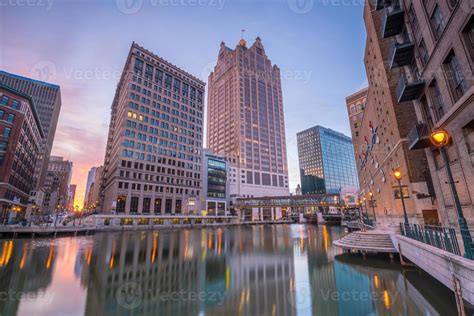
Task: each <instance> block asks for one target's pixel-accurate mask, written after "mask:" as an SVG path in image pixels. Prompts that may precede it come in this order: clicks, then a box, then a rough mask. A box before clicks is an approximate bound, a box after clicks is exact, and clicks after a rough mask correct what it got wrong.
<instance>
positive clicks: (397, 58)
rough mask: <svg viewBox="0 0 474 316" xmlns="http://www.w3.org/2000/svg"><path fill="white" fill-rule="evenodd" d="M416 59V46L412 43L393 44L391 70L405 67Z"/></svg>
mask: <svg viewBox="0 0 474 316" xmlns="http://www.w3.org/2000/svg"><path fill="white" fill-rule="evenodd" d="M414 57H415V45H413V43H411V42H405V43H393V44H392V46H391V47H390V54H389V60H390V69H394V68H398V67H403V66H406V65H409V64H411V63H412V61H413V58H414Z"/></svg>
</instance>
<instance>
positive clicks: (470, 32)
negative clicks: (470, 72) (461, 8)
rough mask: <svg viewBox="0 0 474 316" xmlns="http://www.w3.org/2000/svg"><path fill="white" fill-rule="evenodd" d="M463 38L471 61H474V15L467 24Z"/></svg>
mask: <svg viewBox="0 0 474 316" xmlns="http://www.w3.org/2000/svg"><path fill="white" fill-rule="evenodd" d="M463 38H464V42H465V43H466V46H467V49H468V50H469V54H470V55H471V61H474V16H472V17H471V19H470V20H469V22H468V23H467V26H466V27H465V28H464V30H463Z"/></svg>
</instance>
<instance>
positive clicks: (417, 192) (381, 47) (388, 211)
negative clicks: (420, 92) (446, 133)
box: [346, 1, 437, 225]
mask: <svg viewBox="0 0 474 316" xmlns="http://www.w3.org/2000/svg"><path fill="white" fill-rule="evenodd" d="M364 21H365V25H366V29H367V39H366V50H365V57H364V63H365V67H366V72H367V79H368V81H369V87H368V89H367V90H366V91H360V92H358V93H355V94H354V95H352V96H350V97H348V98H347V100H346V102H347V106H348V112H349V115H350V116H351V117H352V120H351V129H352V134H353V142H354V147H355V155H356V163H357V167H358V173H359V182H360V189H361V198H362V199H363V198H364V197H365V198H366V199H369V195H368V194H369V192H372V193H373V200H374V202H373V203H374V209H375V213H376V217H377V222H378V223H379V224H380V225H388V224H398V223H399V222H400V221H402V219H403V206H402V201H401V194H403V196H404V200H405V205H406V210H407V215H408V218H409V221H410V222H417V223H423V222H433V221H436V220H437V216H436V203H435V200H434V192H433V190H431V188H432V186H431V185H430V184H431V177H430V173H429V170H428V163H427V158H426V155H425V153H424V152H423V151H410V150H409V144H408V139H407V137H408V134H409V132H410V131H411V129H412V128H413V126H415V125H416V124H417V123H418V119H417V115H416V108H415V104H414V102H413V95H415V96H416V91H412V90H409V89H405V90H404V91H402V93H403V95H402V98H400V93H401V92H400V91H401V88H400V87H401V86H403V85H405V86H406V85H408V82H411V80H412V78H407V77H405V76H404V73H403V72H402V69H401V68H400V67H394V65H393V62H392V61H391V60H389V55H390V54H391V52H392V49H391V47H392V46H393V45H392V43H391V41H389V40H384V39H383V37H384V36H386V35H387V34H385V33H388V32H390V29H388V28H384V27H383V25H384V23H385V21H386V20H385V19H384V11H383V10H376V6H375V5H373V3H372V1H367V2H366V5H365V8H364ZM397 62H398V60H397ZM400 78H404V79H403V80H404V81H403V80H402V82H401V79H400ZM405 79H406V80H405ZM405 86H403V87H405ZM410 93H411V94H410ZM364 99H365V104H364V106H361V108H359V109H358V108H357V106H355V109H354V111H355V112H354V113H352V112H351V107H352V108H354V105H357V103H359V104H362V103H363V102H362V101H363V100H364ZM395 169H399V170H400V171H401V172H402V175H403V178H402V180H401V183H402V192H400V190H399V187H398V182H397V180H396V179H395V178H394V176H393V170H395ZM370 203H371V202H369V204H368V206H371V204H370ZM369 208H370V209H371V207H369ZM369 214H370V215H371V214H372V210H371V211H370V212H369Z"/></svg>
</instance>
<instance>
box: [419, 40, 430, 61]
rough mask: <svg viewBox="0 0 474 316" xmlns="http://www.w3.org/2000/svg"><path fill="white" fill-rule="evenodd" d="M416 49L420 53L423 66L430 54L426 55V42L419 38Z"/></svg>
mask: <svg viewBox="0 0 474 316" xmlns="http://www.w3.org/2000/svg"><path fill="white" fill-rule="evenodd" d="M418 51H419V53H420V59H421V63H422V64H423V66H426V64H427V63H428V59H429V58H430V56H429V55H428V49H427V48H426V44H425V41H424V40H423V39H422V40H421V42H420V44H419V45H418Z"/></svg>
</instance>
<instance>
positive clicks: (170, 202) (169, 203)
mask: <svg viewBox="0 0 474 316" xmlns="http://www.w3.org/2000/svg"><path fill="white" fill-rule="evenodd" d="M172 205H173V200H172V199H166V202H165V213H168V214H170V213H171V207H172Z"/></svg>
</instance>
